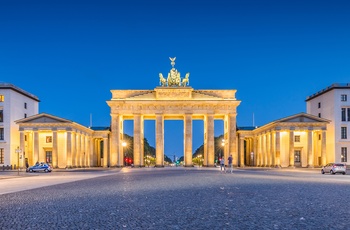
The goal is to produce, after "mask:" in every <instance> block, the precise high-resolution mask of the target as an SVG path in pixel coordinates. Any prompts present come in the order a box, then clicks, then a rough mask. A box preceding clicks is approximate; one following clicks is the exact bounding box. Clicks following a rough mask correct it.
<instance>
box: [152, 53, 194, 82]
mask: <svg viewBox="0 0 350 230" xmlns="http://www.w3.org/2000/svg"><path fill="white" fill-rule="evenodd" d="M169 59H170V61H171V63H170V64H171V66H172V68H171V70H170V72H169V73H168V77H167V79H165V78H164V77H163V74H162V73H160V74H159V84H160V85H161V86H162V87H165V86H168V87H180V86H183V87H185V86H186V85H188V84H189V76H190V73H187V74H186V77H185V78H183V79H181V76H180V72H178V71H177V69H175V68H174V66H175V60H176V57H173V58H171V57H169Z"/></svg>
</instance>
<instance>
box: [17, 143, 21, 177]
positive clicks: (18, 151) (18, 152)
mask: <svg viewBox="0 0 350 230" xmlns="http://www.w3.org/2000/svg"><path fill="white" fill-rule="evenodd" d="M21 152H22V149H20V148H19V147H17V149H16V153H17V164H18V165H17V169H18V171H17V172H18V173H17V174H18V176H19V154H20V153H21Z"/></svg>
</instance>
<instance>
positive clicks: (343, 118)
mask: <svg viewBox="0 0 350 230" xmlns="http://www.w3.org/2000/svg"><path fill="white" fill-rule="evenodd" d="M345 111H346V109H345V108H341V121H346V113H345Z"/></svg>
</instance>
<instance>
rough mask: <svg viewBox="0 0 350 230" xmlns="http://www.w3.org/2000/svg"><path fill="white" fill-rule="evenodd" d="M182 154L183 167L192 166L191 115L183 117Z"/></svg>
mask: <svg viewBox="0 0 350 230" xmlns="http://www.w3.org/2000/svg"><path fill="white" fill-rule="evenodd" d="M184 138H185V140H184V153H185V167H191V166H192V114H185V116H184Z"/></svg>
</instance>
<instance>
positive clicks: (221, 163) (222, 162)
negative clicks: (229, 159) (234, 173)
mask: <svg viewBox="0 0 350 230" xmlns="http://www.w3.org/2000/svg"><path fill="white" fill-rule="evenodd" d="M223 169H224V172H226V168H225V159H224V158H221V160H220V171H221V172H222V170H223Z"/></svg>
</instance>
